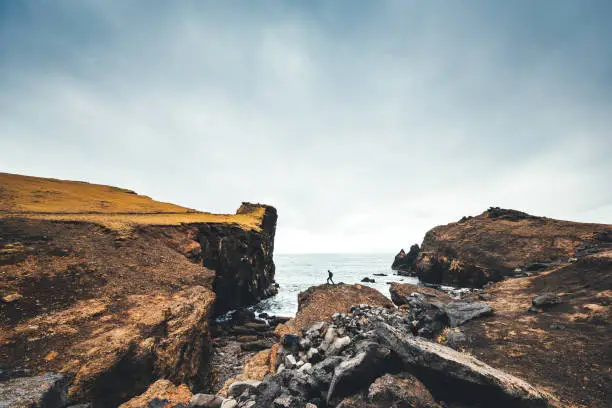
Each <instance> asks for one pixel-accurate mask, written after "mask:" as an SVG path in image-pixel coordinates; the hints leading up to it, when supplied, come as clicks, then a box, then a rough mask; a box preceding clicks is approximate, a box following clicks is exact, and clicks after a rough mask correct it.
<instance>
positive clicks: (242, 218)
mask: <svg viewBox="0 0 612 408" xmlns="http://www.w3.org/2000/svg"><path fill="white" fill-rule="evenodd" d="M264 212H265V209H264V208H257V209H255V211H254V212H251V213H248V214H211V213H206V212H200V211H196V210H192V209H189V208H185V207H181V206H178V205H174V204H169V203H163V202H159V201H155V200H153V199H151V198H150V197H147V196H141V195H138V194H136V193H134V192H133V191H130V190H125V189H122V188H117V187H112V186H104V185H99V184H89V183H85V182H79V181H65V180H56V179H48V178H40V177H30V176H21V175H16V174H8V173H0V218H8V217H14V218H29V219H41V220H52V221H82V222H92V223H95V224H99V225H102V226H104V227H106V228H109V229H112V230H116V231H119V232H124V233H125V232H129V231H130V230H132V229H133V228H134V227H135V226H138V225H180V224H191V223H220V224H235V225H238V226H240V227H242V228H245V229H256V230H257V229H259V228H260V227H261V221H262V219H263V216H264Z"/></svg>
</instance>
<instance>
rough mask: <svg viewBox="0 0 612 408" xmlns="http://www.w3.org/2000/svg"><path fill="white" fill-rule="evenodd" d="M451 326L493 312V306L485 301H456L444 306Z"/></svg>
mask: <svg viewBox="0 0 612 408" xmlns="http://www.w3.org/2000/svg"><path fill="white" fill-rule="evenodd" d="M444 311H445V312H446V314H447V315H448V318H449V320H450V326H451V327H457V326H460V325H462V324H463V323H465V322H467V321H469V320H472V319H475V318H477V317H481V316H490V315H492V314H493V308H492V307H491V306H489V305H488V304H487V303H485V302H469V301H457V302H451V303H448V304H447V305H445V306H444Z"/></svg>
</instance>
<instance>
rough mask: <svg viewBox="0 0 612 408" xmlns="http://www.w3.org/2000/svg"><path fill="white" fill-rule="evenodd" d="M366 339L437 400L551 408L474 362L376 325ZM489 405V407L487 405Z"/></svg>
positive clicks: (522, 385) (543, 397)
mask: <svg viewBox="0 0 612 408" xmlns="http://www.w3.org/2000/svg"><path fill="white" fill-rule="evenodd" d="M368 336H369V337H370V338H371V339H373V340H375V341H377V342H378V343H380V344H381V345H383V346H386V347H387V348H389V349H390V350H392V351H393V352H394V353H395V354H397V355H398V356H399V359H400V360H401V361H402V363H403V364H404V367H406V368H408V369H409V371H410V373H411V374H413V375H414V376H416V377H417V378H418V379H419V380H421V381H422V382H423V383H424V384H425V385H426V386H427V388H428V389H429V390H430V391H431V392H432V393H433V395H434V396H435V397H436V399H443V400H451V401H456V402H461V403H468V404H469V403H478V404H481V405H484V406H495V407H504V408H510V407H513V408H514V407H516V408H522V407H525V408H539V407H552V406H553V403H552V401H553V400H552V397H550V396H549V395H547V394H546V393H544V392H542V391H540V390H538V389H536V388H535V387H533V386H532V385H530V384H528V383H527V382H525V381H523V380H521V379H519V378H516V377H514V376H512V375H510V374H508V373H505V372H503V371H500V370H497V369H495V368H493V367H490V366H488V365H486V364H485V363H483V362H482V361H479V360H477V359H476V358H474V357H472V356H469V355H466V354H464V353H460V352H457V351H455V350H453V349H451V348H449V347H445V346H442V345H440V344H437V343H432V342H429V341H426V340H425V339H422V338H419V337H410V336H402V335H401V333H400V332H399V331H397V330H396V329H394V328H393V327H391V326H389V325H387V324H384V323H379V324H378V325H377V327H376V329H375V330H372V331H371V332H369V333H368ZM487 404H488V405H487Z"/></svg>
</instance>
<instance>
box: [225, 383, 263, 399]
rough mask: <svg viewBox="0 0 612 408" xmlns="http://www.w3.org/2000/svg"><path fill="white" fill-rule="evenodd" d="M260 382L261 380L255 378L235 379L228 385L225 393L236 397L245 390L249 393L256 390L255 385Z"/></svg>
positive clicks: (257, 385)
mask: <svg viewBox="0 0 612 408" xmlns="http://www.w3.org/2000/svg"><path fill="white" fill-rule="evenodd" d="M260 384H261V381H256V380H245V381H236V382H235V383H232V385H230V386H229V389H228V390H227V395H229V396H230V397H237V396H239V395H241V394H242V393H243V392H245V391H247V392H248V393H249V394H252V393H254V392H255V391H256V390H257V387H259V385H260Z"/></svg>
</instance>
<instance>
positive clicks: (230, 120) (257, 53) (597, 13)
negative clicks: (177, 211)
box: [0, 0, 612, 254]
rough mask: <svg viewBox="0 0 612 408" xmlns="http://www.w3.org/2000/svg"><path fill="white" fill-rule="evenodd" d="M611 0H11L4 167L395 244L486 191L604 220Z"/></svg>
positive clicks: (471, 205)
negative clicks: (251, 207) (271, 210)
mask: <svg viewBox="0 0 612 408" xmlns="http://www.w3.org/2000/svg"><path fill="white" fill-rule="evenodd" d="M610 21H612V2H610V1H608V0H601V1H597V0H574V1H565V0H555V1H552V0H550V1H547V0H543V1H538V2H534V1H520V0H517V1H512V2H502V1H470V0H467V1H461V2H459V1H453V0H447V1H442V0H437V1H408V0H406V1H357V0H350V1H308V2H302V1H258V2H251V1H246V0H243V1H231V2H217V1H176V2H168V1H157V0H150V1H148V0H147V1H145V0H142V1H133V0H126V1H123V0H122V1H120V0H110V1H107V0H104V1H102V0H99V1H97V0H57V1H53V2H50V1H43V0H38V1H29V0H23V1H11V0H0V171H2V172H9V173H20V174H27V175H35V176H42V177H55V178H61V179H70V180H85V181H90V182H94V183H100V184H109V185H115V186H121V187H125V188H130V189H133V190H135V191H137V192H138V193H140V194H145V195H148V196H151V197H153V198H154V199H157V200H161V201H168V202H173V203H176V204H180V205H184V206H187V207H190V208H197V209H200V210H205V211H213V212H222V213H231V212H234V211H235V210H236V209H237V208H238V206H239V205H240V203H241V202H242V201H251V202H261V203H266V204H271V205H274V206H275V207H276V208H277V210H278V214H279V220H278V228H277V235H276V242H275V248H276V252H277V253H296V252H300V253H310V252H313V253H314V252H384V253H390V254H395V253H396V252H397V251H398V250H399V249H400V248H402V247H404V248H406V247H409V246H410V245H411V244H413V243H420V242H421V241H422V238H423V235H424V234H425V232H426V231H427V230H429V229H430V228H432V227H434V226H436V225H440V224H446V223H449V222H453V221H457V220H458V219H459V218H461V217H462V216H464V215H476V214H479V213H482V212H483V211H484V210H486V209H487V208H488V207H490V206H500V207H505V208H514V209H518V210H522V211H526V212H529V213H531V214H535V215H543V216H548V217H552V218H560V219H567V220H575V221H585V222H587V221H588V222H601V223H612V42H611V41H610V39H611V38H612V24H610Z"/></svg>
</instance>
